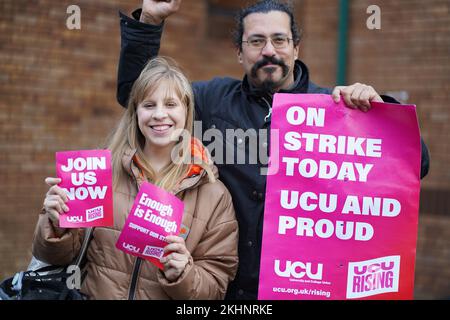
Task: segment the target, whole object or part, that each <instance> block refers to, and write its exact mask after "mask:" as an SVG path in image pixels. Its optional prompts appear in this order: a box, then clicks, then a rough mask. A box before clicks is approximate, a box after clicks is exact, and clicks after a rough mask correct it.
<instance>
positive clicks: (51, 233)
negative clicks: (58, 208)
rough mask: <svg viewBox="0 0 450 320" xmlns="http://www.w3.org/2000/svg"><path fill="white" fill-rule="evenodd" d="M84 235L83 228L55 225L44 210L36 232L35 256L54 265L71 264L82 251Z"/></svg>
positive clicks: (34, 241) (33, 246) (34, 242)
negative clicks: (58, 226)
mask: <svg viewBox="0 0 450 320" xmlns="http://www.w3.org/2000/svg"><path fill="white" fill-rule="evenodd" d="M83 235H84V230H83V229H61V228H57V227H55V226H53V223H52V222H51V221H50V219H49V218H48V216H47V214H45V211H44V210H42V211H41V214H40V215H39V220H38V223H37V225H36V230H35V232H34V239H33V245H32V253H33V256H35V257H36V258H37V259H39V260H41V261H43V262H46V263H49V264H53V265H67V264H70V263H71V262H72V261H73V260H74V259H75V258H76V257H77V255H78V253H79V251H80V248H81V241H82V239H83Z"/></svg>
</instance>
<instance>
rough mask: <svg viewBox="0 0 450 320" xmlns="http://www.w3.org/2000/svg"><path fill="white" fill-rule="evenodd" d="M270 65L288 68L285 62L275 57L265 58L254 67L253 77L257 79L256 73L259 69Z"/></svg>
mask: <svg viewBox="0 0 450 320" xmlns="http://www.w3.org/2000/svg"><path fill="white" fill-rule="evenodd" d="M269 64H274V65H279V66H281V67H282V68H283V69H285V68H287V65H286V64H285V63H284V61H283V60H281V59H277V58H275V57H266V56H265V57H263V58H262V59H261V60H259V61H258V62H256V63H255V64H254V65H253V67H252V77H254V78H255V77H256V76H257V75H256V72H257V71H258V69H260V68H262V67H265V66H267V65H269Z"/></svg>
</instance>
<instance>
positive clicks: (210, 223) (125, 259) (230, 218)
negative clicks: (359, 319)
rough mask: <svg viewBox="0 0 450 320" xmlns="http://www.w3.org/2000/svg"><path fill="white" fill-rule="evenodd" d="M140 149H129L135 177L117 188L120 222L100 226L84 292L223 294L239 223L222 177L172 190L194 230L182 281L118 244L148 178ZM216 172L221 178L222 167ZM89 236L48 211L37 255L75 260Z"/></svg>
mask: <svg viewBox="0 0 450 320" xmlns="http://www.w3.org/2000/svg"><path fill="white" fill-rule="evenodd" d="M134 153H135V152H134V151H129V152H127V153H126V155H125V156H124V158H123V165H124V167H125V169H126V170H127V172H128V173H129V174H130V176H131V177H132V178H130V177H128V179H127V180H126V181H125V180H124V181H120V183H119V184H118V186H119V187H118V188H117V190H116V191H115V192H114V227H113V228H105V227H97V228H95V229H94V233H93V239H92V240H91V242H90V244H89V248H88V251H87V264H86V270H87V276H86V278H85V280H84V282H83V284H82V288H81V291H82V292H83V293H85V294H87V295H88V296H89V297H90V298H91V299H223V298H224V296H225V291H226V289H227V286H228V283H229V282H230V281H231V280H232V279H233V278H234V276H235V274H236V270H237V264H238V257H237V243H238V224H237V221H236V218H235V213H234V209H233V205H232V201H231V196H230V194H229V192H228V190H227V189H226V188H225V186H224V185H223V184H222V182H220V181H219V180H217V181H216V182H214V183H210V182H209V179H208V176H207V174H206V172H205V171H204V170H203V171H202V172H201V173H200V174H199V175H196V176H191V177H188V178H186V179H184V180H183V181H182V183H181V184H180V185H179V187H177V189H176V190H173V191H172V193H174V194H175V195H176V196H177V197H179V198H180V199H182V200H183V202H184V204H185V211H184V215H183V220H182V225H183V227H187V228H186V229H187V230H189V233H188V235H187V238H186V247H187V249H188V250H189V252H190V253H191V255H192V258H191V259H190V261H189V263H188V265H187V266H186V269H185V270H184V272H183V273H182V274H181V275H180V277H179V278H178V279H177V281H176V282H172V283H171V282H168V281H167V279H165V277H164V274H163V273H162V272H161V271H160V270H159V269H158V268H157V267H155V266H154V265H153V264H151V263H150V262H148V261H146V260H142V259H137V258H136V257H134V256H131V255H128V254H126V253H124V252H123V251H120V250H118V249H117V248H116V247H115V244H116V242H117V239H118V237H119V234H120V231H121V230H122V228H123V226H124V224H125V220H126V218H127V216H128V213H129V212H130V211H131V208H132V206H133V202H134V199H135V197H136V195H137V193H138V189H137V186H136V185H140V184H141V183H142V182H143V181H141V179H140V178H139V169H138V168H137V167H136V166H135V164H134V162H133V161H132V158H133V155H134ZM214 172H215V175H216V177H217V168H216V167H214ZM61 233H62V235H61V236H59V237H58V236H57V234H61ZM83 236H84V229H67V230H64V231H63V229H59V228H55V227H54V226H53V224H52V223H51V221H50V220H49V218H48V216H47V215H46V214H45V212H42V213H41V214H40V216H39V221H38V224H37V227H36V231H35V235H34V240H33V250H32V251H33V255H34V256H35V257H36V258H38V259H39V260H42V261H44V262H47V263H51V264H57V265H66V264H70V263H71V262H72V261H73V260H74V258H75V257H76V256H77V255H78V253H79V250H80V247H81V242H82V240H83ZM133 279H134V280H133Z"/></svg>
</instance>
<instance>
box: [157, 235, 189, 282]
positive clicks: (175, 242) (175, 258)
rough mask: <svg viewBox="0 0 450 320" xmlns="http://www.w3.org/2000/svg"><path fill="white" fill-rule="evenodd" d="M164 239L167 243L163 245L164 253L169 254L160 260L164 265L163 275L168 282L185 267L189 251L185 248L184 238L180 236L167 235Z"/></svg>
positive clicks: (174, 278)
mask: <svg viewBox="0 0 450 320" xmlns="http://www.w3.org/2000/svg"><path fill="white" fill-rule="evenodd" d="M166 241H167V242H168V243H169V244H168V245H167V246H165V247H164V254H167V253H169V254H168V255H167V256H165V257H162V258H161V259H160V261H161V263H162V264H163V265H164V270H163V272H164V276H165V277H166V279H167V280H169V281H170V282H174V281H176V280H177V279H178V278H179V276H180V275H181V274H182V273H183V271H184V269H185V268H186V265H187V264H188V262H189V258H190V256H191V253H190V252H189V250H188V249H187V248H186V244H185V243H184V239H183V238H181V237H178V236H167V237H166Z"/></svg>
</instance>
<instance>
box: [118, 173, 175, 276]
mask: <svg viewBox="0 0 450 320" xmlns="http://www.w3.org/2000/svg"><path fill="white" fill-rule="evenodd" d="M183 212H184V203H183V201H181V200H180V199H178V198H177V197H176V196H174V195H173V194H171V193H169V192H167V191H165V190H164V189H161V188H158V187H157V186H155V185H153V184H151V183H148V182H145V183H143V184H142V185H141V187H140V189H139V193H138V195H137V196H136V199H135V201H134V204H133V208H132V209H131V212H130V214H129V215H128V218H127V220H126V222H125V226H124V227H123V230H122V232H121V233H120V236H119V239H118V240H117V243H116V247H117V248H118V249H119V250H122V251H124V252H126V253H128V254H131V255H134V256H137V257H141V258H143V259H146V260H148V261H150V262H151V263H153V264H155V265H156V266H157V267H158V268H160V269H162V268H163V266H162V264H161V263H160V261H159V259H160V258H161V257H162V256H163V254H164V253H163V249H164V247H165V246H166V245H167V242H166V241H165V239H166V236H168V235H178V233H179V230H180V225H181V221H182V218H183Z"/></svg>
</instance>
